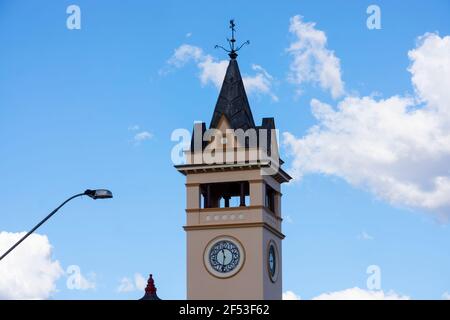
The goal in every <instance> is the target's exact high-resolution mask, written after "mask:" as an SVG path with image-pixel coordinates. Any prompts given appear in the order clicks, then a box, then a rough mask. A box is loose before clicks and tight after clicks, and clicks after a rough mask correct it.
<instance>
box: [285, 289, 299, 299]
mask: <svg viewBox="0 0 450 320" xmlns="http://www.w3.org/2000/svg"><path fill="white" fill-rule="evenodd" d="M282 299H283V300H301V297H300V296H299V295H297V294H295V293H294V292H293V291H289V290H288V291H286V292H283V298H282Z"/></svg>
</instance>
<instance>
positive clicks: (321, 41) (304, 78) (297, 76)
mask: <svg viewBox="0 0 450 320" xmlns="http://www.w3.org/2000/svg"><path fill="white" fill-rule="evenodd" d="M315 26H316V24H315V23H313V22H303V21H302V17H301V16H299V15H297V16H294V17H292V18H291V19H290V26H289V31H290V32H291V33H292V34H294V36H295V40H294V42H293V43H291V45H290V46H289V48H288V49H287V52H288V53H289V54H290V55H291V56H292V58H293V61H292V62H291V64H290V73H289V78H288V79H289V80H290V81H291V82H292V83H295V84H297V85H298V86H299V89H298V92H299V93H301V91H302V90H301V85H303V84H304V83H313V84H319V85H320V87H321V88H322V89H324V90H329V91H330V93H331V95H332V97H333V98H338V97H340V96H342V95H343V94H344V82H343V81H342V79H341V67H340V61H339V59H338V58H337V57H336V56H335V55H334V52H333V51H330V50H329V49H327V46H326V45H327V37H326V35H325V33H324V32H323V31H321V30H318V29H316V28H315Z"/></svg>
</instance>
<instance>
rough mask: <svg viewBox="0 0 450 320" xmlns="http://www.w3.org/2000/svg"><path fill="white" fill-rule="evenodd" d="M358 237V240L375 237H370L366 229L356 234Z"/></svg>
mask: <svg viewBox="0 0 450 320" xmlns="http://www.w3.org/2000/svg"><path fill="white" fill-rule="evenodd" d="M358 239H360V240H374V239H375V238H374V237H372V236H371V235H370V234H368V233H367V232H366V231H364V230H363V231H362V232H361V233H360V234H359V235H358Z"/></svg>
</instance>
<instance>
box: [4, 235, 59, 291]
mask: <svg viewBox="0 0 450 320" xmlns="http://www.w3.org/2000/svg"><path fill="white" fill-rule="evenodd" d="M24 235H25V232H20V233H13V232H4V231H3V232H0V252H2V253H3V252H5V251H6V250H8V249H9V248H10V247H11V246H12V245H13V244H14V243H15V242H16V241H18V240H19V239H20V238H21V237H23V236H24ZM51 253H52V246H51V244H50V242H49V241H48V238H47V236H45V235H40V234H32V235H30V236H29V237H28V238H27V239H26V240H25V241H24V242H22V243H21V244H20V245H19V246H18V247H17V248H16V249H14V251H12V252H11V253H10V254H9V255H8V256H6V257H5V258H4V259H3V260H2V261H1V263H0V299H48V298H49V297H50V296H51V295H52V293H54V292H55V291H56V281H57V280H58V279H59V278H60V277H61V276H62V275H63V274H64V271H63V269H62V268H61V265H60V263H59V261H57V260H53V259H52V256H51Z"/></svg>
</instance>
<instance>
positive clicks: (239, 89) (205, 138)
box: [176, 21, 291, 299]
mask: <svg viewBox="0 0 450 320" xmlns="http://www.w3.org/2000/svg"><path fill="white" fill-rule="evenodd" d="M234 26H235V25H234V22H233V21H230V28H231V30H232V37H231V39H230V40H229V44H230V50H226V51H227V52H228V53H229V56H230V61H229V64H228V68H227V70H226V74H225V78H224V80H223V84H222V88H221V90H220V94H219V98H218V100H217V103H216V106H215V109H214V113H213V116H212V120H211V123H210V125H209V129H207V128H206V124H205V123H203V122H202V123H196V124H195V125H194V130H193V134H192V141H191V146H190V149H189V150H188V151H186V152H185V157H186V163H185V164H182V165H177V166H176V168H177V170H178V171H179V172H181V173H182V174H184V175H185V176H186V198H187V201H186V225H185V226H184V230H185V231H186V235H187V248H186V249H187V298H188V299H281V297H282V259H281V258H282V246H281V242H282V240H283V238H284V235H283V233H282V230H281V224H282V216H281V184H282V183H283V182H287V181H289V180H290V179H291V177H290V176H289V175H288V174H287V173H286V172H285V171H283V169H282V168H281V165H282V164H283V161H282V160H281V159H280V158H279V154H278V145H277V135H276V130H275V122H274V119H273V118H263V119H262V124H261V125H260V126H257V125H255V122H254V119H253V115H252V112H251V109H250V106H249V103H248V100H247V95H246V93H245V88H244V83H243V81H242V77H241V74H240V71H239V67H238V63H237V60H236V58H237V51H238V50H239V49H240V48H241V47H242V46H240V47H238V48H235V41H236V40H235V39H234V32H235V29H234ZM244 44H245V43H244Z"/></svg>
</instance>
